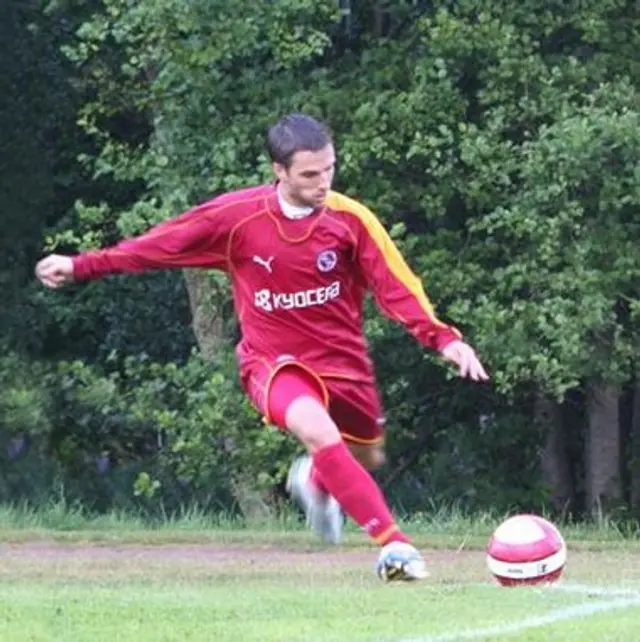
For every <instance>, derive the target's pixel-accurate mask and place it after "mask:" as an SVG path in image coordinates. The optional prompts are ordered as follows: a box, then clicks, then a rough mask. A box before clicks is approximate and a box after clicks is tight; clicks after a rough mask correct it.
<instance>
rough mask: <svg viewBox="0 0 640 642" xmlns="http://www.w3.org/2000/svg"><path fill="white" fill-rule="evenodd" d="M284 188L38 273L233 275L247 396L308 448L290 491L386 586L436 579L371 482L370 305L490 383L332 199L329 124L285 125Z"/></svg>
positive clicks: (264, 190) (372, 239) (372, 233)
mask: <svg viewBox="0 0 640 642" xmlns="http://www.w3.org/2000/svg"><path fill="white" fill-rule="evenodd" d="M268 148H269V153H270V157H271V160H272V163H273V171H274V173H275V177H276V180H275V181H274V183H273V184H269V185H262V186H259V187H250V188H248V189H242V190H239V191H234V192H230V193H226V194H222V195H220V196H217V197H215V198H213V199H212V200H210V201H207V202H205V203H203V204H201V205H198V206H196V207H194V208H192V209H190V210H189V211H187V212H186V213H183V214H182V215H180V216H177V217H175V218H173V219H171V220H168V221H165V222H163V223H161V224H159V225H157V226H155V227H153V228H152V229H150V230H149V231H148V232H147V233H145V234H143V235H141V236H139V237H137V238H132V239H128V240H124V241H122V242H120V243H118V244H117V245H115V246H113V247H110V248H106V249H102V250H98V251H90V252H85V253H82V254H79V255H76V256H73V257H69V256H62V255H57V254H52V255H50V256H48V257H46V258H44V259H42V260H41V261H40V262H39V263H38V264H37V266H36V275H37V277H38V278H39V279H40V281H41V282H42V283H43V284H44V285H45V286H47V287H50V288H58V287H60V286H62V285H64V284H66V283H70V282H74V281H75V282H85V281H88V280H90V279H98V278H100V277H104V276H106V275H109V274H118V273H119V274H122V273H127V274H132V273H138V272H143V271H146V270H157V269H162V268H204V269H212V268H213V269H219V270H224V271H225V272H227V273H228V275H229V278H230V279H231V283H232V288H233V298H234V305H235V311H236V314H237V317H238V320H239V324H240V327H241V332H242V339H241V341H240V342H239V344H238V346H237V348H236V355H237V359H238V364H239V370H240V380H241V383H242V386H243V388H244V390H245V392H246V394H247V395H248V396H249V398H250V399H251V400H252V402H253V404H254V405H255V407H256V408H257V409H258V411H260V412H261V413H262V414H263V415H264V417H265V418H266V420H267V421H268V422H269V423H271V424H272V425H275V426H278V427H280V428H281V429H283V430H287V431H289V432H290V433H292V434H293V435H295V437H297V438H298V439H299V440H300V441H301V442H302V444H303V445H304V446H305V448H306V450H307V452H308V455H306V456H304V457H302V458H299V459H297V460H296V461H295V462H294V463H293V465H292V467H291V469H290V472H289V476H288V479H287V488H288V490H289V492H290V494H291V496H292V497H293V498H294V499H295V500H296V501H297V502H298V503H299V504H300V505H301V506H302V508H303V509H304V511H305V513H306V515H307V521H308V522H309V524H310V525H311V526H312V527H313V528H314V530H316V531H317V532H318V533H319V535H320V536H321V537H322V538H323V539H324V540H325V541H327V542H331V543H337V542H338V541H339V540H340V536H341V530H342V526H343V515H342V512H343V511H344V513H346V515H348V516H349V517H351V519H353V520H354V521H355V522H356V523H357V524H358V525H359V526H361V527H362V528H363V529H364V530H365V531H366V533H367V534H368V535H369V536H370V537H371V539H372V540H373V541H374V542H376V543H377V544H378V545H379V546H380V547H381V551H380V553H379V556H378V561H377V572H378V574H379V575H380V576H381V577H382V578H383V579H385V580H416V579H422V578H424V577H426V576H427V575H428V573H427V570H426V568H425V563H424V560H423V558H422V557H421V555H420V554H419V552H418V551H417V550H416V549H415V548H414V547H413V546H412V545H411V543H410V541H409V538H408V537H407V536H406V535H405V534H404V533H403V532H402V531H401V530H400V528H399V527H398V525H397V524H396V522H395V521H394V518H393V516H392V514H391V511H390V510H389V508H388V505H387V503H386V501H385V498H384V497H383V494H382V492H381V490H380V488H379V487H378V486H377V484H376V482H375V481H374V479H373V477H372V476H371V475H370V473H369V472H368V471H372V470H374V469H376V468H377V467H379V466H380V465H381V464H382V463H383V461H384V451H383V444H382V442H383V417H382V415H383V413H382V408H381V403H380V398H379V394H378V390H377V387H376V382H375V377H374V370H373V365H372V361H371V360H370V357H369V354H368V349H367V344H366V340H365V338H364V336H363V331H362V320H363V298H364V296H365V293H366V291H367V290H369V291H371V292H372V293H373V295H374V297H375V299H376V302H377V304H378V306H379V307H380V309H381V310H382V311H383V312H384V313H385V314H386V315H387V316H388V317H390V318H391V319H394V320H395V321H398V322H400V323H402V324H403V325H404V326H405V327H406V328H407V330H408V331H409V332H410V333H411V334H412V335H413V336H414V337H415V338H416V339H417V340H418V341H419V342H421V343H422V344H423V345H424V346H426V347H427V348H430V349H433V350H436V351H438V352H440V353H441V354H442V355H443V357H444V358H445V359H447V360H449V361H451V362H453V363H454V364H456V365H457V367H458V368H459V374H460V375H461V376H463V377H469V378H471V379H472V380H475V381H479V380H484V379H487V374H486V372H485V370H484V368H483V366H482V364H481V363H480V361H479V360H478V358H477V356H476V354H475V352H474V350H473V349H472V348H471V347H470V346H469V345H468V344H467V343H465V342H464V341H463V340H462V339H461V335H460V333H459V332H458V330H456V329H455V328H453V327H451V326H449V325H446V324H445V323H443V322H441V321H440V320H438V318H437V317H436V316H435V314H434V311H433V308H432V306H431V304H430V302H429V300H428V299H427V296H426V295H425V292H424V290H423V288H422V284H421V282H420V280H419V279H418V278H417V277H416V276H415V274H414V273H413V272H412V271H411V270H410V269H409V267H408V266H407V264H406V262H405V260H404V259H403V257H402V255H401V254H400V252H399V251H398V249H397V247H396V246H395V245H394V243H393V241H392V240H391V238H390V237H389V235H388V234H387V232H386V231H385V229H384V227H383V225H382V224H381V223H380V221H379V220H378V219H377V218H376V216H375V215H374V214H373V213H372V212H371V211H370V210H369V209H367V208H366V207H365V206H364V205H362V204H360V203H359V202H357V201H355V200H352V199H351V198H348V197H346V196H344V195H342V194H339V193H337V192H335V191H332V189H331V185H332V181H333V176H334V171H335V165H336V155H335V150H334V146H333V142H332V137H331V134H330V132H329V131H328V129H327V127H326V125H325V124H324V123H322V122H319V121H317V120H315V119H314V118H311V117H310V116H308V115H305V114H290V115H288V116H285V117H284V118H282V119H281V120H280V121H279V122H278V123H276V124H275V125H274V126H273V127H271V129H270V130H269V132H268Z"/></svg>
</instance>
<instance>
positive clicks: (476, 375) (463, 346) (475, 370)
mask: <svg viewBox="0 0 640 642" xmlns="http://www.w3.org/2000/svg"><path fill="white" fill-rule="evenodd" d="M442 356H443V357H444V358H445V359H448V360H449V361H451V362H453V363H455V364H456V365H457V366H458V369H459V373H460V376H461V377H468V378H469V379H472V380H473V381H486V380H487V379H488V378H489V375H488V374H487V373H486V372H485V369H484V367H483V366H482V364H481V363H480V360H479V359H478V357H477V355H476V352H475V350H474V349H473V348H472V347H471V346H470V345H469V344H467V343H465V342H464V341H452V342H451V343H449V344H447V346H446V347H445V348H444V349H443V350H442Z"/></svg>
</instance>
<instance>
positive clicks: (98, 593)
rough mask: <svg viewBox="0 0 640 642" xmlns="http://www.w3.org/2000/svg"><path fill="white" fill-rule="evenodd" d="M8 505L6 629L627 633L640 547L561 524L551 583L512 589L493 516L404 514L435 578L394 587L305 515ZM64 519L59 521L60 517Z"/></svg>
mask: <svg viewBox="0 0 640 642" xmlns="http://www.w3.org/2000/svg"><path fill="white" fill-rule="evenodd" d="M63 513H64V511H60V510H59V509H58V513H56V512H55V511H53V510H52V512H50V513H48V514H47V513H46V512H45V513H42V512H40V513H37V514H36V513H29V512H25V511H22V512H20V511H9V510H5V511H4V512H3V511H2V510H1V509H0V524H2V527H1V528H0V542H1V543H0V555H1V557H2V564H0V640H1V641H3V642H4V641H5V640H6V641H7V642H13V641H16V642H18V641H19V642H27V641H34V642H35V641H45V640H46V641H49V640H52V641H53V640H55V641H65V642H83V641H85V640H86V641H92V642H100V641H103V640H104V641H105V642H106V641H107V640H108V641H109V642H113V641H122V642H133V641H135V642H148V641H152V640H153V641H156V640H157V641H166V642H169V641H181V642H182V641H193V642H195V641H205V640H206V641H220V642H232V641H233V642H245V641H246V642H253V641H256V642H257V641H261V642H270V641H276V640H277V641H289V640H291V641H301V642H307V641H308V642H324V641H327V642H329V641H342V640H344V641H350V640H354V641H363V642H364V641H366V642H436V641H437V642H453V641H456V640H496V641H498V640H527V641H530V642H542V641H545V642H547V641H548V640H559V641H562V642H578V641H579V642H596V641H597V642H603V641H614V640H616V641H617V640H620V641H625V642H628V641H632V640H635V639H637V638H638V635H639V634H638V631H639V630H640V545H639V544H638V542H637V541H636V540H635V539H633V538H625V537H623V535H622V534H621V533H620V532H618V531H617V530H616V529H613V528H610V527H605V528H600V529H585V528H578V527H570V526H567V527H566V528H564V529H563V531H564V533H565V536H566V538H567V540H568V543H569V548H570V551H569V564H568V566H567V570H566V573H565V575H564V577H563V581H562V582H561V583H560V584H558V585H557V586H556V587H555V588H546V589H503V588H500V587H498V586H497V585H495V584H494V583H493V582H492V581H491V579H490V578H489V576H488V574H487V572H486V567H485V562H484V554H483V550H482V549H483V546H484V543H485V542H486V536H487V535H488V533H489V532H490V530H491V528H492V523H491V520H490V519H487V520H486V521H483V520H474V521H470V520H467V521H465V520H462V519H460V518H456V519H452V520H449V522H448V523H447V521H446V520H445V519H442V520H440V521H439V522H436V521H432V522H430V521H429V520H426V519H424V520H422V521H414V522H413V523H412V524H409V530H411V531H412V532H413V534H414V536H415V538H416V543H417V544H418V545H419V546H420V548H421V549H422V550H423V551H424V552H425V554H426V557H427V559H428V561H429V566H430V570H431V572H432V577H431V578H430V579H429V580H428V581H426V582H424V583H421V584H415V585H384V584H382V583H380V582H379V581H378V580H377V579H376V577H375V575H374V573H373V564H374V562H375V559H376V550H375V549H374V548H372V547H370V546H368V545H367V542H366V540H365V538H364V536H362V535H361V534H359V533H356V532H351V533H350V534H349V535H348V537H347V540H346V542H345V545H344V546H341V547H339V548H333V549H325V548H322V547H321V546H319V545H318V544H317V543H316V542H315V540H314V538H313V536H311V535H310V534H309V533H307V532H305V531H304V530H301V529H300V528H299V527H298V526H297V525H295V524H294V523H279V524H271V525H267V526H264V525H263V526H262V527H261V528H260V529H259V530H256V529H253V530H251V529H247V528H244V527H239V526H238V524H234V523H232V522H217V523H212V524H209V525H208V526H209V527H208V528H204V526H205V525H206V524H205V522H206V520H205V518H203V517H202V516H197V515H195V516H194V515H191V516H188V517H186V518H184V519H182V520H173V521H170V522H169V523H166V524H163V525H159V526H158V527H156V528H154V529H149V528H148V526H147V527H145V525H144V524H143V523H142V522H138V521H135V520H128V519H124V518H121V517H118V516H110V517H106V518H101V519H99V520H87V519H84V518H83V517H82V516H81V515H75V517H74V515H73V514H71V515H70V514H68V513H66V514H63ZM56 520H57V523H56Z"/></svg>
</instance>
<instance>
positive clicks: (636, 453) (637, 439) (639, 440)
mask: <svg viewBox="0 0 640 642" xmlns="http://www.w3.org/2000/svg"><path fill="white" fill-rule="evenodd" d="M630 454H631V462H630V472H631V480H630V483H631V509H632V510H633V511H634V512H636V513H640V376H639V377H638V378H637V379H636V384H635V387H634V391H633V414H632V417H631V453H630Z"/></svg>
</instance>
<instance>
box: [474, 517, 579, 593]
mask: <svg viewBox="0 0 640 642" xmlns="http://www.w3.org/2000/svg"><path fill="white" fill-rule="evenodd" d="M566 562H567V546H566V544H565V541H564V538H563V537H562V535H561V534H560V531H559V530H558V529H557V528H556V527H555V526H554V525H553V524H552V523H551V522H549V521H547V520H546V519H544V518H542V517H538V516H537V515H515V516H513V517H510V518H509V519H507V520H505V521H504V522H502V524H500V526H498V528H496V530H495V531H494V533H493V535H492V537H491V539H490V540H489V545H488V547H487V566H488V567H489V572H490V573H491V574H492V575H493V576H494V577H495V579H496V580H497V581H498V582H499V583H500V584H502V586H525V585H532V584H533V585H535V584H550V583H552V582H555V581H556V580H557V579H559V578H560V576H561V575H562V572H563V570H564V567H565V564H566Z"/></svg>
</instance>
